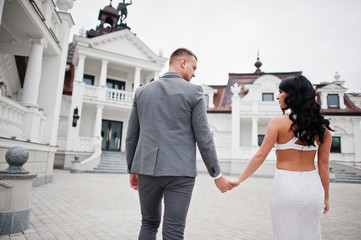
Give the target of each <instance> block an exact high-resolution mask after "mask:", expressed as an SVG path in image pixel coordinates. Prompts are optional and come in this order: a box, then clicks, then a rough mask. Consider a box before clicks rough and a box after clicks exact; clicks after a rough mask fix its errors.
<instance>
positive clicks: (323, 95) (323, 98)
mask: <svg viewBox="0 0 361 240" xmlns="http://www.w3.org/2000/svg"><path fill="white" fill-rule="evenodd" d="M319 94H320V98H321V108H323V109H327V93H323V92H320V93H319Z"/></svg>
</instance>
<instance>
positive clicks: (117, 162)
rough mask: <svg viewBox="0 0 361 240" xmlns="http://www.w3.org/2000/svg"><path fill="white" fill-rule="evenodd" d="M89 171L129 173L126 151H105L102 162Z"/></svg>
mask: <svg viewBox="0 0 361 240" xmlns="http://www.w3.org/2000/svg"><path fill="white" fill-rule="evenodd" d="M86 172H88V173H128V171H127V162H126V160H125V153H124V152H113V151H103V152H102V155H101V159H100V163H99V165H98V166H97V167H95V168H94V169H93V170H91V171H86Z"/></svg>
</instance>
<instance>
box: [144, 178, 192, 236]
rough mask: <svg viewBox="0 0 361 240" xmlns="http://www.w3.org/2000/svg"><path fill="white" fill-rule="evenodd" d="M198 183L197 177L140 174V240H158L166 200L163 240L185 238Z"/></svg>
mask: <svg viewBox="0 0 361 240" xmlns="http://www.w3.org/2000/svg"><path fill="white" fill-rule="evenodd" d="M194 183H195V178H194V177H153V176H146V175H138V192H139V200H140V208H141V213H142V227H141V229H140V233H139V238H138V239H139V240H153V239H154V240H155V239H156V235H157V232H158V228H159V225H160V222H161V213H162V199H163V197H164V216H163V232H162V235H163V240H181V239H184V228H185V224H186V218H187V213H188V208H189V204H190V201H191V197H192V192H193V188H194Z"/></svg>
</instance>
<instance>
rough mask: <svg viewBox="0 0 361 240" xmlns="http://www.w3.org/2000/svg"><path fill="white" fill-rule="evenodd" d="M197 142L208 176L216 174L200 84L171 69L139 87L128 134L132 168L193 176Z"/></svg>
mask: <svg viewBox="0 0 361 240" xmlns="http://www.w3.org/2000/svg"><path fill="white" fill-rule="evenodd" d="M196 143H197V145H198V148H199V150H200V153H201V156H202V158H203V161H204V163H205V165H206V167H207V169H208V172H209V174H210V175H211V176H212V177H216V176H218V175H219V174H220V172H221V170H220V167H219V163H218V158H217V154H216V150H215V146H214V141H213V135H212V133H211V131H210V129H209V125H208V121H207V114H206V105H205V100H204V95H203V90H202V87H201V86H198V85H195V84H192V83H189V82H187V81H186V80H184V79H183V78H182V77H181V75H179V74H178V73H175V72H168V73H166V74H164V76H162V77H161V78H160V79H159V80H156V81H154V82H151V83H148V84H146V85H144V86H142V87H140V88H138V89H137V90H136V92H135V96H134V101H133V107H132V110H131V114H130V118H129V124H128V132H127V138H126V159H127V164H128V171H129V172H131V173H138V174H143V175H151V176H189V177H195V176H196V175H197V168H196Z"/></svg>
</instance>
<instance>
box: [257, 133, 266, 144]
mask: <svg viewBox="0 0 361 240" xmlns="http://www.w3.org/2000/svg"><path fill="white" fill-rule="evenodd" d="M264 136H265V135H258V146H261V145H262V143H263V140H264Z"/></svg>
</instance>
